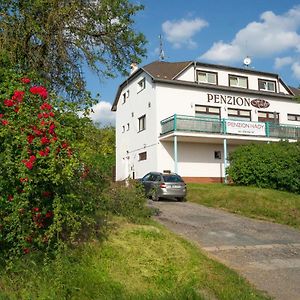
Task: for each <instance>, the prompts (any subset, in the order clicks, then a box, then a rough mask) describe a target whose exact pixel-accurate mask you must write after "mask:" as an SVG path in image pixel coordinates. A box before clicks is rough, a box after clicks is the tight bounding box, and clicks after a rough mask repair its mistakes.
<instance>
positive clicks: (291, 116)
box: [287, 114, 300, 122]
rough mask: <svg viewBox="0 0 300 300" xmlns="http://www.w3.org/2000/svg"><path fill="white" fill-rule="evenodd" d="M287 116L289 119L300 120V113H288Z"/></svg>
mask: <svg viewBox="0 0 300 300" xmlns="http://www.w3.org/2000/svg"><path fill="white" fill-rule="evenodd" d="M287 118H288V120H289V121H298V122H300V115H292V114H288V115H287Z"/></svg>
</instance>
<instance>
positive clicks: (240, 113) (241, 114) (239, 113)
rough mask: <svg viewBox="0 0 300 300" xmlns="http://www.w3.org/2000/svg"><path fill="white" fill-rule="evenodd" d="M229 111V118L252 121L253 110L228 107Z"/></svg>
mask: <svg viewBox="0 0 300 300" xmlns="http://www.w3.org/2000/svg"><path fill="white" fill-rule="evenodd" d="M227 112H228V118H229V119H233V120H241V121H251V110H243V109H234V108H228V110H227Z"/></svg>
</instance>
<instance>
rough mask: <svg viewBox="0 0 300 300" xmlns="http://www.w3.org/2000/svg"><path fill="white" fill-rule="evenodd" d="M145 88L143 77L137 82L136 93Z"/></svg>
mask: <svg viewBox="0 0 300 300" xmlns="http://www.w3.org/2000/svg"><path fill="white" fill-rule="evenodd" d="M145 88H146V78H145V77H144V78H143V79H142V80H140V81H139V82H138V93H139V92H141V91H142V90H144V89H145Z"/></svg>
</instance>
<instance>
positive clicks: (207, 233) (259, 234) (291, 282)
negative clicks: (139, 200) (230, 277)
mask: <svg viewBox="0 0 300 300" xmlns="http://www.w3.org/2000/svg"><path fill="white" fill-rule="evenodd" d="M149 204H150V205H151V206H154V207H156V208H158V209H159V211H160V212H159V215H158V216H156V217H155V218H156V219H157V220H158V221H159V222H160V223H162V224H164V225H165V226H166V227H167V228H169V229H170V230H171V231H173V232H175V233H177V234H179V235H181V236H183V237H185V238H186V239H188V240H190V241H193V242H194V243H196V244H198V245H199V246H200V247H201V248H202V249H203V250H205V251H207V252H208V253H209V255H210V256H212V257H214V258H216V259H217V260H219V261H221V262H222V263H224V264H225V265H227V266H229V267H230V268H232V269H235V270H236V271H237V272H239V273H240V274H241V275H242V276H244V277H245V278H247V279H248V280H249V281H250V282H251V283H252V284H253V285H254V286H255V287H256V288H257V289H259V290H263V291H266V292H267V293H268V294H269V295H270V296H272V297H274V298H275V299H282V300H300V231H298V230H295V229H292V228H290V227H288V226H284V225H279V224H273V223H270V222H265V221H258V220H253V219H249V218H246V217H241V216H237V215H234V214H231V213H227V212H224V211H222V210H217V209H214V208H207V207H204V206H202V205H198V204H194V203H187V202H186V203H182V202H171V201H168V202H165V201H159V202H153V201H149Z"/></svg>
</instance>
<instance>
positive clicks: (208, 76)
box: [197, 71, 217, 84]
mask: <svg viewBox="0 0 300 300" xmlns="http://www.w3.org/2000/svg"><path fill="white" fill-rule="evenodd" d="M197 82H198V83H199V82H201V83H210V84H217V73H214V72H206V71H197Z"/></svg>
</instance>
